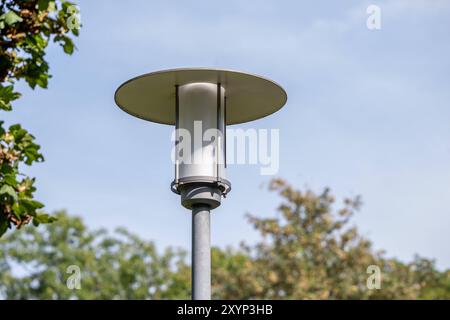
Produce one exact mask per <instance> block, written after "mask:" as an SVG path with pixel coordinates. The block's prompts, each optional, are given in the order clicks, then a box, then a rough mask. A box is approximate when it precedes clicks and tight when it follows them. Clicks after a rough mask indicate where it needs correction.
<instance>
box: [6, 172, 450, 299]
mask: <svg viewBox="0 0 450 320" xmlns="http://www.w3.org/2000/svg"><path fill="white" fill-rule="evenodd" d="M270 188H271V190H274V191H277V192H279V194H280V195H281V197H282V198H283V203H282V204H281V206H280V207H279V213H278V214H277V216H276V217H275V218H266V219H261V218H258V217H256V216H249V221H250V223H251V224H252V225H253V226H254V227H255V228H256V229H257V230H258V231H259V232H260V233H261V235H262V239H261V241H258V242H257V243H255V244H253V245H248V244H242V245H241V246H240V247H239V248H227V249H220V248H213V250H212V266H213V269H212V280H213V297H214V298H217V299H449V298H450V270H447V271H445V272H440V271H438V270H436V268H435V265H434V262H433V261H430V260H428V259H423V258H418V257H417V258H416V259H415V260H414V261H413V262H411V263H403V262H400V261H398V260H396V259H387V258H385V257H384V254H383V253H381V252H374V251H373V250H372V249H371V243H370V241H368V240H367V239H364V238H363V237H361V236H360V235H359V234H358V232H357V229H356V228H355V227H352V226H350V225H349V222H350V218H351V216H352V215H353V214H354V212H355V210H356V209H358V208H359V206H360V200H359V199H358V198H356V199H353V200H345V201H344V204H343V207H342V208H341V209H338V210H333V208H334V202H335V200H334V198H333V196H332V195H331V194H330V191H329V190H328V189H327V190H325V191H324V192H322V193H321V194H319V195H317V194H314V193H313V192H311V191H306V192H300V191H298V190H294V189H293V188H292V187H291V186H289V185H288V184H287V183H285V182H284V181H282V180H274V181H273V182H272V184H271V186H270ZM56 217H57V218H58V223H55V224H49V225H45V226H44V227H43V228H40V229H39V230H37V229H34V228H30V227H26V228H23V229H22V230H20V231H18V232H15V233H11V234H9V235H7V236H5V237H4V238H3V239H1V240H0V252H2V253H3V255H0V297H3V298H8V299H69V298H71V299H188V298H189V296H190V267H189V265H188V264H187V263H186V261H185V256H186V253H185V252H184V251H182V250H173V249H170V248H169V249H166V250H165V251H163V252H158V251H157V250H156V248H155V245H154V244H153V243H152V242H149V241H145V240H142V239H140V238H139V237H137V236H135V235H133V234H130V233H129V232H127V231H125V230H123V229H119V230H117V231H115V232H114V233H113V234H109V233H108V232H106V231H104V230H98V231H91V230H89V229H88V228H87V227H86V226H85V225H84V223H83V221H82V220H81V219H80V218H75V217H69V216H67V215H66V214H65V213H63V212H60V213H57V214H56ZM71 265H76V266H78V267H79V268H80V271H81V281H80V286H81V288H80V289H78V290H77V289H69V288H68V286H67V285H66V283H67V281H68V280H69V278H70V277H71V274H70V273H68V267H69V266H71ZM370 265H376V266H378V267H379V268H380V270H381V279H382V282H381V288H380V289H379V290H377V289H374V290H369V289H368V288H367V286H366V283H367V278H368V277H369V276H370V275H369V274H367V272H366V270H367V267H368V266H370ZM17 269H19V270H26V272H23V271H22V272H17Z"/></svg>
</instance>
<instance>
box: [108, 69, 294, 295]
mask: <svg viewBox="0 0 450 320" xmlns="http://www.w3.org/2000/svg"><path fill="white" fill-rule="evenodd" d="M286 100H287V95H286V92H285V91H284V90H283V88H281V87H280V86H279V85H278V84H276V83H274V82H273V81H270V80H268V79H264V78H262V77H259V76H255V75H251V74H247V73H243V72H238V71H230V70H219V69H204V68H187V69H173V70H164V71H158V72H153V73H149V74H145V75H142V76H139V77H136V78H133V79H131V80H129V81H127V82H125V83H123V84H122V85H121V86H120V87H119V88H118V89H117V91H116V93H115V101H116V104H117V105H118V106H119V107H120V108H121V109H122V110H124V111H125V112H127V113H129V114H131V115H133V116H135V117H138V118H141V119H144V120H148V121H152V122H157V123H161V124H168V125H175V129H176V139H175V159H174V160H175V178H174V180H173V182H172V184H171V189H172V191H173V192H175V193H177V194H179V195H180V196H181V204H182V205H183V206H184V207H185V208H187V209H189V210H192V299H194V300H209V299H211V247H210V237H211V236H210V211H211V210H212V209H215V208H217V207H218V206H219V205H220V203H221V200H222V197H225V196H226V195H227V194H228V192H229V191H230V190H231V183H230V182H229V181H228V180H227V179H226V167H227V161H226V126H227V125H231V124H238V123H244V122H249V121H253V120H256V119H259V118H263V117H265V116H267V115H269V114H272V113H274V112H276V111H277V110H279V109H280V108H281V107H283V105H284V104H285V103H286Z"/></svg>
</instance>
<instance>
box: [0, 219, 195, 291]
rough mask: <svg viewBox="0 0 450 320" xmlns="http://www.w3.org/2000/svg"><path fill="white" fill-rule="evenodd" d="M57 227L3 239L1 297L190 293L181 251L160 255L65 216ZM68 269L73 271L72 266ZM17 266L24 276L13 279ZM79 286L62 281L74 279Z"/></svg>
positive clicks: (131, 238)
mask: <svg viewBox="0 0 450 320" xmlns="http://www.w3.org/2000/svg"><path fill="white" fill-rule="evenodd" d="M55 216H56V217H57V218H58V222H57V223H52V224H48V225H45V227H44V228H39V229H36V228H29V227H27V228H24V229H23V230H20V231H18V232H14V233H11V234H9V235H7V236H6V237H5V239H2V241H1V244H0V252H3V254H4V256H3V258H2V259H0V296H3V297H6V298H8V299H74V298H77V299H120V298H121V299H168V298H172V299H176V298H186V297H187V296H188V294H189V290H190V288H189V280H188V279H189V276H190V273H189V268H188V267H187V265H186V264H185V263H184V256H185V253H184V252H182V251H178V250H173V249H167V250H165V251H164V252H162V253H159V252H158V251H157V250H156V247H155V245H154V244H153V243H152V242H148V241H143V240H141V239H139V238H138V237H137V236H135V235H133V234H131V233H129V232H127V231H126V230H123V229H118V230H116V231H115V232H114V233H113V234H112V235H111V234H108V233H107V232H106V231H105V230H97V231H90V230H88V229H87V227H86V226H85V224H84V223H83V222H82V220H81V219H80V218H76V217H69V216H67V215H66V214H65V213H64V212H58V213H56V215H55ZM71 266H72V267H71ZM17 267H19V269H20V270H25V275H24V274H22V275H17V274H15V273H17V269H16V268H17ZM78 268H79V271H80V272H81V273H80V288H79V289H76V287H73V286H72V287H71V288H69V287H70V285H69V286H68V285H67V281H70V279H71V277H72V278H73V276H77V275H76V274H75V273H73V272H74V271H75V270H77V269H78Z"/></svg>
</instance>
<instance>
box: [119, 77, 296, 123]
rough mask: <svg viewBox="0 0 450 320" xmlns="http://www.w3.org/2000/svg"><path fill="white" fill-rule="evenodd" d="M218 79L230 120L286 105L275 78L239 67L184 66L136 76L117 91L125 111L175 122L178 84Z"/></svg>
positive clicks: (255, 116) (247, 118)
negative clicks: (231, 68) (227, 68)
mask: <svg viewBox="0 0 450 320" xmlns="http://www.w3.org/2000/svg"><path fill="white" fill-rule="evenodd" d="M201 82H203V83H214V84H218V83H220V85H221V86H222V87H223V88H224V89H225V92H226V93H225V96H226V99H227V102H226V104H227V106H226V109H227V117H226V124H228V125H230V124H238V123H244V122H248V121H253V120H256V119H260V118H263V117H265V116H268V115H270V114H272V113H274V112H276V111H278V110H279V109H281V107H283V106H284V104H285V103H286V101H287V94H286V92H285V91H284V90H283V88H282V87H281V86H279V85H278V84H276V83H275V82H273V81H271V80H268V79H265V78H263V77H260V76H256V75H252V74H248V73H243V72H239V71H231V70H220V69H204V68H184V69H172V70H164V71H157V72H152V73H148V74H144V75H142V76H139V77H136V78H133V79H131V80H129V81H127V82H125V83H123V84H122V85H121V86H120V87H119V88H118V89H117V91H116V93H115V96H114V99H115V101H116V104H117V105H118V106H119V107H120V108H121V109H122V110H124V111H125V112H127V113H129V114H131V115H133V116H135V117H138V118H141V119H144V120H148V121H152V122H157V123H162V124H171V125H174V124H175V116H176V115H175V106H176V94H175V86H182V85H185V84H189V83H201Z"/></svg>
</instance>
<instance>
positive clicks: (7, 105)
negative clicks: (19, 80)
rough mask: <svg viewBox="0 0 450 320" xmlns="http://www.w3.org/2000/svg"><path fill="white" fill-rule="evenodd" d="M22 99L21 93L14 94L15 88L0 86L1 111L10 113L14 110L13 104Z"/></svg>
mask: <svg viewBox="0 0 450 320" xmlns="http://www.w3.org/2000/svg"><path fill="white" fill-rule="evenodd" d="M18 98H20V93H18V92H14V86H13V85H10V86H2V85H0V109H2V110H6V111H10V110H12V105H11V102H12V101H14V100H16V99H18Z"/></svg>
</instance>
